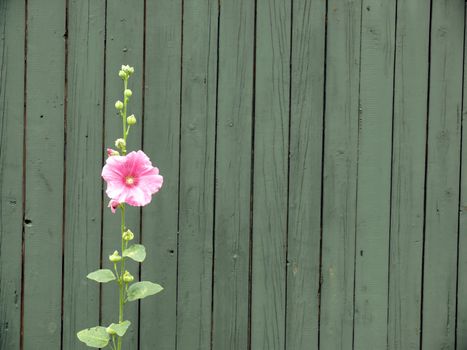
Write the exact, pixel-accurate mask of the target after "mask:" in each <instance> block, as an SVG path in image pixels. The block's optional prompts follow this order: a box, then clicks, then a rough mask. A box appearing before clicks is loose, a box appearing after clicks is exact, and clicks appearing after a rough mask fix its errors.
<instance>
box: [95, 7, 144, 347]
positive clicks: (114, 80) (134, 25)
mask: <svg viewBox="0 0 467 350" xmlns="http://www.w3.org/2000/svg"><path fill="white" fill-rule="evenodd" d="M106 26H107V27H106V29H107V37H106V48H105V49H106V51H105V57H106V67H105V72H106V77H105V138H104V139H105V145H104V148H107V147H111V148H115V144H114V143H115V139H116V138H120V137H122V121H121V117H120V116H119V115H118V113H117V110H116V109H115V101H117V100H121V101H123V82H122V79H121V78H120V77H119V76H118V71H119V70H120V67H121V65H122V64H129V65H131V66H133V67H134V68H135V73H134V74H133V75H132V77H131V78H130V81H129V88H130V89H132V90H133V97H132V98H131V100H130V104H129V109H128V114H134V115H135V116H136V118H137V119H138V120H139V121H141V115H142V101H143V96H142V84H143V83H142V82H143V74H144V72H143V61H144V60H143V51H144V50H143V45H144V40H143V34H144V1H143V0H137V1H133V2H132V3H131V5H130V4H129V3H128V2H127V1H124V0H113V1H107V13H106ZM141 138H142V128H141V122H140V123H137V124H136V125H135V126H133V127H132V128H131V131H130V134H129V136H128V140H127V149H128V150H129V151H132V150H138V149H140V148H141ZM102 151H103V152H104V150H102ZM104 187H105V185H104ZM103 200H104V215H103V221H104V222H103V239H102V245H103V247H102V266H104V267H109V266H110V267H111V264H110V262H109V260H108V256H109V255H110V254H112V252H113V251H114V250H120V215H118V214H115V215H114V214H112V213H111V212H110V209H108V208H107V203H108V197H107V196H106V195H105V193H104V199H103ZM125 213H126V225H127V227H128V228H129V229H131V230H132V231H133V232H134V234H135V241H138V240H139V237H140V234H139V233H140V209H139V208H134V207H130V206H127V210H126V211H125ZM126 268H127V269H128V271H130V273H131V274H133V275H134V276H138V273H139V266H138V264H136V263H134V262H130V263H129V264H127V266H126ZM101 308H102V324H104V325H108V324H110V323H111V322H115V321H116V320H118V288H117V287H116V285H115V284H104V285H103V287H102V305H101ZM125 319H127V320H130V321H131V327H130V329H129V330H128V331H127V333H126V335H125V338H124V341H123V348H137V346H138V319H139V313H138V303H136V302H133V303H127V304H126V306H125Z"/></svg>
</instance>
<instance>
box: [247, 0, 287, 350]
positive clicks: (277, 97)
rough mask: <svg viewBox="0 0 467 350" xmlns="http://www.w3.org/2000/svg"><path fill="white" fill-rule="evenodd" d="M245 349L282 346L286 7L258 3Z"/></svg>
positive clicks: (282, 3) (277, 1)
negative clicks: (248, 342) (249, 295)
mask: <svg viewBox="0 0 467 350" xmlns="http://www.w3.org/2000/svg"><path fill="white" fill-rule="evenodd" d="M256 21H257V22H256V91H255V96H256V100H255V136H254V138H255V139H254V179H253V181H254V188H253V198H254V203H253V261H252V264H253V266H252V279H253V281H252V306H251V308H252V310H251V317H252V319H251V327H252V328H251V332H252V334H251V348H252V349H283V348H284V346H285V307H286V306H285V304H286V291H285V289H286V288H285V285H286V275H285V271H286V244H287V237H286V236H287V232H286V231H287V177H288V173H287V170H288V169H287V168H288V143H289V137H288V136H289V107H290V103H289V102H290V101H289V88H290V87H289V83H290V30H291V2H290V1H284V0H275V1H267V0H258V1H257V19H256Z"/></svg>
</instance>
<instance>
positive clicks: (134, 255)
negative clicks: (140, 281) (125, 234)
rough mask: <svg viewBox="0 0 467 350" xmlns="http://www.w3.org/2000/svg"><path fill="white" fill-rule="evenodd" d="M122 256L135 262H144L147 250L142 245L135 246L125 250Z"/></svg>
mask: <svg viewBox="0 0 467 350" xmlns="http://www.w3.org/2000/svg"><path fill="white" fill-rule="evenodd" d="M122 255H123V256H124V257H128V258H130V259H133V260H134V261H137V262H143V261H144V259H146V248H144V245H142V244H133V245H131V246H129V247H128V248H127V249H125V250H124V251H123V254H122Z"/></svg>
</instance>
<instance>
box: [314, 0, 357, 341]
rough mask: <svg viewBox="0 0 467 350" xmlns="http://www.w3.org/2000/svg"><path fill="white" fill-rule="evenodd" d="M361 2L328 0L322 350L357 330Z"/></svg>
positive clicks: (350, 335)
mask: <svg viewBox="0 0 467 350" xmlns="http://www.w3.org/2000/svg"><path fill="white" fill-rule="evenodd" d="M361 5H362V4H361V1H348V2H346V3H343V2H342V1H340V0H329V1H328V22H327V49H326V114H325V123H326V128H325V130H324V132H325V134H324V159H323V240H322V245H323V248H322V267H321V268H322V287H321V312H320V348H321V349H328V350H335V349H350V348H351V346H352V345H351V344H352V332H353V305H354V304H353V288H354V258H355V215H356V206H355V203H356V193H357V143H358V114H359V111H358V108H359V106H358V98H359V95H358V91H359V81H360V77H359V70H360V22H361Z"/></svg>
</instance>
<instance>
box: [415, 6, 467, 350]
mask: <svg viewBox="0 0 467 350" xmlns="http://www.w3.org/2000/svg"><path fill="white" fill-rule="evenodd" d="M432 6H433V7H432V22H431V61H430V62H431V65H430V67H431V68H430V96H429V98H430V100H429V127H428V130H429V132H428V164H427V180H426V181H427V186H426V191H427V192H426V216H425V227H426V231H425V252H424V255H425V256H424V262H425V263H424V285H423V306H422V307H423V320H422V322H423V323H422V324H423V329H422V332H423V333H422V335H423V337H422V346H423V348H424V349H454V346H455V315H456V276H457V254H456V252H457V238H458V236H457V235H458V233H457V230H458V210H459V207H458V205H459V152H460V136H461V135H460V132H461V106H462V104H461V103H462V69H463V65H462V61H463V36H464V2H463V1H433V5H432Z"/></svg>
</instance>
